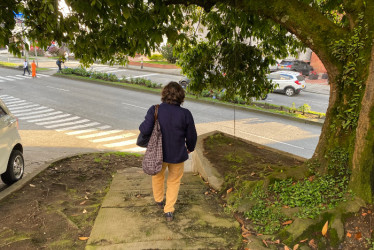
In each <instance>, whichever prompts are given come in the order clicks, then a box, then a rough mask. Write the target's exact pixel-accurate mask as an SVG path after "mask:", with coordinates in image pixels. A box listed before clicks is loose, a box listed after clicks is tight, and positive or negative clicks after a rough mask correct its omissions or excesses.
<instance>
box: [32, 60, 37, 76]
mask: <svg viewBox="0 0 374 250" xmlns="http://www.w3.org/2000/svg"><path fill="white" fill-rule="evenodd" d="M36 67H37V66H36V63H35V60H32V64H31V73H32V78H34V77H35V78H36Z"/></svg>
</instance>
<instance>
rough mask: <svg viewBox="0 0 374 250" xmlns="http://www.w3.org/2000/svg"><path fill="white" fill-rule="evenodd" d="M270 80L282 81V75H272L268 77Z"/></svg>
mask: <svg viewBox="0 0 374 250" xmlns="http://www.w3.org/2000/svg"><path fill="white" fill-rule="evenodd" d="M267 78H268V79H270V80H279V79H280V75H279V74H270V75H268V76H267Z"/></svg>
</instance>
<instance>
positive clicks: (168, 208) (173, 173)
mask: <svg viewBox="0 0 374 250" xmlns="http://www.w3.org/2000/svg"><path fill="white" fill-rule="evenodd" d="M166 168H168V171H169V174H168V179H167V181H166V182H167V183H166V185H167V187H166V203H165V207H164V212H165V213H168V212H174V210H175V209H174V205H175V203H176V202H177V199H178V193H179V186H180V184H181V179H182V176H183V170H184V162H182V163H177V164H172V163H166V162H164V163H162V170H161V171H160V172H159V173H158V174H156V175H154V176H152V189H153V197H154V199H155V201H156V202H161V201H163V200H164V194H165V187H164V183H165V170H166Z"/></svg>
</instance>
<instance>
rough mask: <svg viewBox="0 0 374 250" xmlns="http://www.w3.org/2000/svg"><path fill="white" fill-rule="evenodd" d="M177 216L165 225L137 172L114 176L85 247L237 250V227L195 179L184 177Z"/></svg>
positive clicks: (148, 180)
mask: <svg viewBox="0 0 374 250" xmlns="http://www.w3.org/2000/svg"><path fill="white" fill-rule="evenodd" d="M174 214H175V218H174V220H173V221H172V222H166V220H165V218H164V216H163V211H162V210H161V209H160V208H158V207H157V206H156V205H155V203H154V201H153V197H152V187H151V177H150V176H149V175H146V174H144V173H143V171H142V169H141V168H129V169H125V170H123V171H122V172H119V173H117V174H116V175H115V176H114V179H113V182H112V184H111V187H110V190H109V192H108V194H107V195H106V197H105V199H104V202H103V204H102V207H101V209H100V211H99V214H98V216H97V218H96V221H95V224H94V227H93V230H92V232H91V235H90V238H89V240H88V242H87V246H86V249H201V248H204V249H207V248H209V249H230V248H234V249H237V248H238V247H239V245H238V244H240V243H241V238H240V237H241V234H240V226H239V223H238V222H236V220H235V219H234V218H233V217H232V216H230V215H227V214H225V213H224V211H223V207H221V206H220V205H218V202H217V200H216V197H215V196H214V195H212V192H211V190H210V188H209V186H207V184H205V183H204V182H203V181H202V179H201V178H200V177H199V176H198V175H194V174H192V173H185V174H184V177H183V179H182V185H181V188H180V191H179V197H178V201H177V204H176V211H175V213H174Z"/></svg>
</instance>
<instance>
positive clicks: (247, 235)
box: [242, 231, 252, 238]
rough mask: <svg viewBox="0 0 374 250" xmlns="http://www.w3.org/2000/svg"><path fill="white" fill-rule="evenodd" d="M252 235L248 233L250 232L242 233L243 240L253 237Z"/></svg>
mask: <svg viewBox="0 0 374 250" xmlns="http://www.w3.org/2000/svg"><path fill="white" fill-rule="evenodd" d="M251 235H252V234H251V233H250V232H249V231H248V232H245V233H242V236H243V238H247V237H249V236H251Z"/></svg>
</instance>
